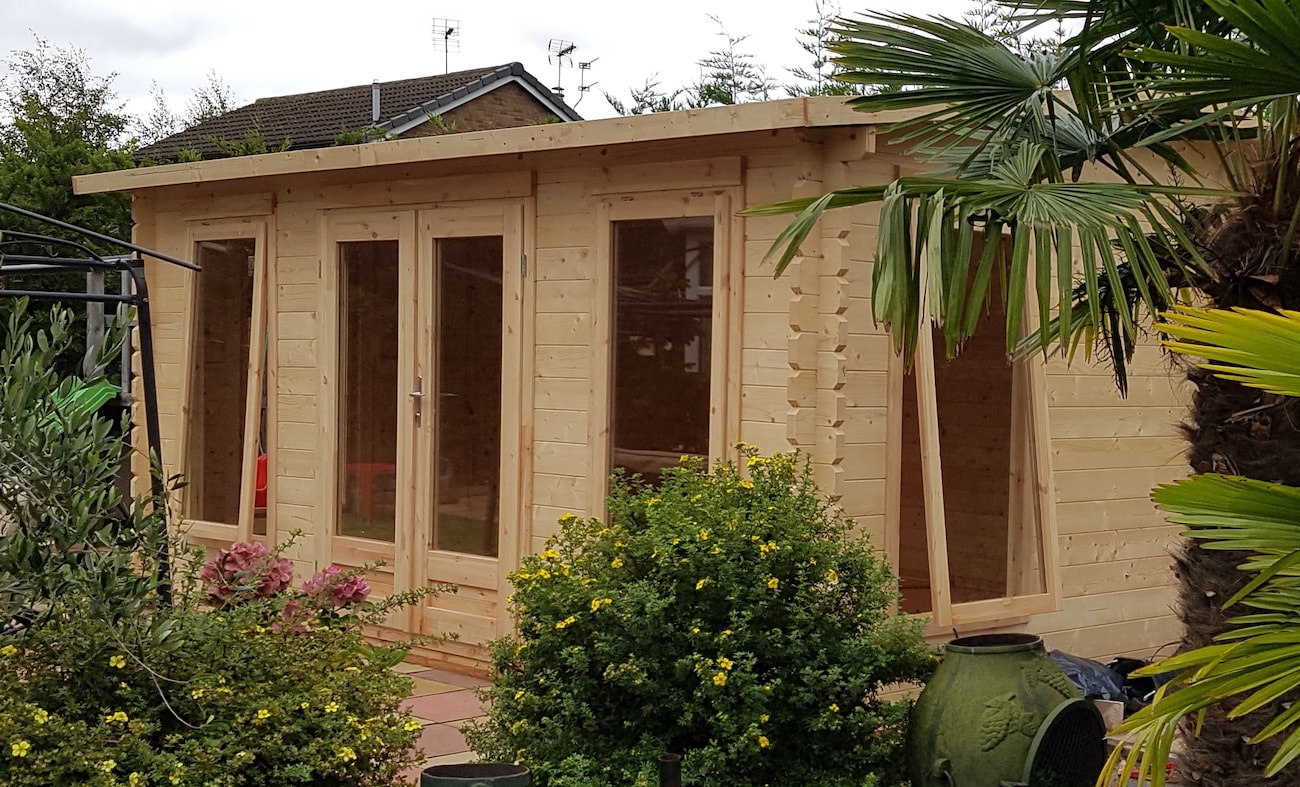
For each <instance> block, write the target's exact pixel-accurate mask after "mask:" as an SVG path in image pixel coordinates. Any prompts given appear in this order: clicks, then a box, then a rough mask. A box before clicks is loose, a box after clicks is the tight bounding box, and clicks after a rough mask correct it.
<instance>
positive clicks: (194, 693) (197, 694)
mask: <svg viewBox="0 0 1300 787" xmlns="http://www.w3.org/2000/svg"><path fill="white" fill-rule="evenodd" d="M204 693H205V691H204V689H195V690H194V691H191V692H190V696H191V697H193V698H194V699H196V700H198V699H202V698H203V695H204Z"/></svg>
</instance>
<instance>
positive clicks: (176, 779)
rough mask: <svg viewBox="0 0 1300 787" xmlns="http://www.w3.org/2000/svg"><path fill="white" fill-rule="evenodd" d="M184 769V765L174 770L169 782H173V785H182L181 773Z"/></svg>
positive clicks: (168, 778) (168, 779)
mask: <svg viewBox="0 0 1300 787" xmlns="http://www.w3.org/2000/svg"><path fill="white" fill-rule="evenodd" d="M184 768H185V766H184V765H177V766H176V768H175V769H174V770H172V772H171V775H170V776H168V777H167V781H169V782H171V783H172V784H180V783H181V771H182V770H184Z"/></svg>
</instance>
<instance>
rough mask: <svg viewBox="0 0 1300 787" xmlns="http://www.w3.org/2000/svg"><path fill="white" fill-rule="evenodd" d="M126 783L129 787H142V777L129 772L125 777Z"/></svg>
mask: <svg viewBox="0 0 1300 787" xmlns="http://www.w3.org/2000/svg"><path fill="white" fill-rule="evenodd" d="M126 783H127V784H128V785H130V787H143V785H144V777H143V776H141V775H140V774H138V773H136V772H135V771H131V775H130V776H128V777H126Z"/></svg>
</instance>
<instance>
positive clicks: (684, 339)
mask: <svg viewBox="0 0 1300 787" xmlns="http://www.w3.org/2000/svg"><path fill="white" fill-rule="evenodd" d="M613 230H614V321H613V353H614V359H613V376H614V385H613V416H612V417H613V423H612V424H611V429H612V432H613V436H612V445H613V457H612V464H613V466H614V467H615V468H620V469H623V470H625V471H626V472H628V473H629V474H631V473H639V474H641V475H642V476H643V477H644V478H645V479H646V480H647V481H649V482H650V483H657V482H658V480H659V471H660V470H662V469H663V468H664V467H666V466H668V465H672V464H676V463H677V461H678V459H679V458H680V457H681V456H682V455H683V454H691V455H696V456H702V457H707V456H708V453H709V412H710V395H709V394H710V377H711V374H710V366H711V363H710V362H711V353H712V335H713V319H712V318H713V219H712V217H700V218H679V219H651V220H645V221H620V222H615V223H614V227H613Z"/></svg>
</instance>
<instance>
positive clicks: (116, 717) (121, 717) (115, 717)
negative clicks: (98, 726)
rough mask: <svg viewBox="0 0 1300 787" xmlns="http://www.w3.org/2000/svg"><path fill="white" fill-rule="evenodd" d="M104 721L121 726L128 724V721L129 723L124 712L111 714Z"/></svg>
mask: <svg viewBox="0 0 1300 787" xmlns="http://www.w3.org/2000/svg"><path fill="white" fill-rule="evenodd" d="M104 721H106V722H110V723H111V722H118V723H119V724H126V723H127V721H128V719H127V716H126V713H124V712H123V711H117V712H115V713H110V714H108V715H107V716H105V717H104Z"/></svg>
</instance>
